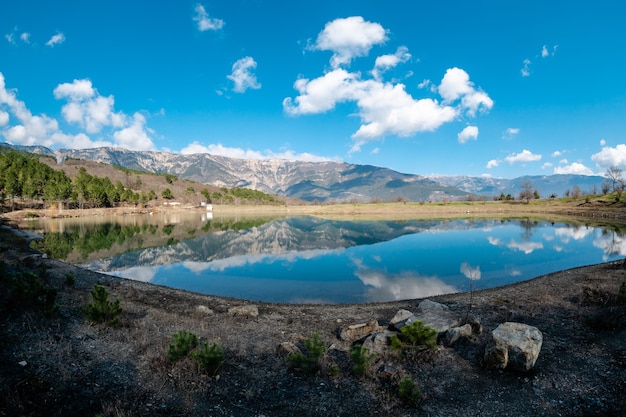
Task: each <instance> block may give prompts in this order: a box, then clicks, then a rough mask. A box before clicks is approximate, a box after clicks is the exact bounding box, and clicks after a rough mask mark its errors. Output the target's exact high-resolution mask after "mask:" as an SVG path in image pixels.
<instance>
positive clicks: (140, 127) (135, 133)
mask: <svg viewBox="0 0 626 417" xmlns="http://www.w3.org/2000/svg"><path fill="white" fill-rule="evenodd" d="M148 133H150V134H153V133H154V132H153V131H152V129H148V128H146V118H145V117H144V116H143V115H142V114H141V113H135V114H134V115H133V118H132V121H131V123H130V125H129V126H128V127H125V128H124V129H121V130H118V131H116V132H114V133H113V137H114V138H115V143H116V144H117V145H119V146H121V147H123V148H126V149H133V150H152V149H154V144H153V143H152V139H150V136H149V135H148Z"/></svg>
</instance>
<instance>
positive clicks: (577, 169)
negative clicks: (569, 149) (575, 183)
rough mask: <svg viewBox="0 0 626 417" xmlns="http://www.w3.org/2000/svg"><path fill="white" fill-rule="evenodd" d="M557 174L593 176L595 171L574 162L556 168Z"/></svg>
mask: <svg viewBox="0 0 626 417" xmlns="http://www.w3.org/2000/svg"><path fill="white" fill-rule="evenodd" d="M554 173H555V174H575V175H593V171H592V170H591V169H589V168H587V167H586V166H584V165H583V164H581V163H578V162H573V163H572V164H570V165H564V166H557V167H554Z"/></svg>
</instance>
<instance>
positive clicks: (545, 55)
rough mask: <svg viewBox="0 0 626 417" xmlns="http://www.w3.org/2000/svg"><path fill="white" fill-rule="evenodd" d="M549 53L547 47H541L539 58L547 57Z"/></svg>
mask: <svg viewBox="0 0 626 417" xmlns="http://www.w3.org/2000/svg"><path fill="white" fill-rule="evenodd" d="M549 54H550V53H549V52H548V47H547V46H545V45H543V48H541V57H542V58H545V57H547V56H548V55H549Z"/></svg>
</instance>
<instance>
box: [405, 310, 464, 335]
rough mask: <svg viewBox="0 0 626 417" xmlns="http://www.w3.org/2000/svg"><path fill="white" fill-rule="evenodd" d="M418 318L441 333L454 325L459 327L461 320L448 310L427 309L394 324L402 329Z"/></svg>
mask: <svg viewBox="0 0 626 417" xmlns="http://www.w3.org/2000/svg"><path fill="white" fill-rule="evenodd" d="M417 320H421V321H422V323H424V324H425V325H426V326H429V327H432V328H433V329H435V330H437V332H439V333H443V332H446V331H447V330H448V329H450V328H452V327H457V326H458V325H459V324H461V323H460V320H459V319H458V318H457V317H456V316H455V315H454V314H452V313H451V312H449V311H446V310H437V309H435V310H426V311H424V312H422V313H418V314H414V315H413V316H411V317H409V318H408V319H406V320H403V321H400V322H398V323H396V324H394V326H393V327H395V328H396V329H398V330H400V329H402V328H403V327H404V326H408V325H410V324H413V323H414V322H416V321H417Z"/></svg>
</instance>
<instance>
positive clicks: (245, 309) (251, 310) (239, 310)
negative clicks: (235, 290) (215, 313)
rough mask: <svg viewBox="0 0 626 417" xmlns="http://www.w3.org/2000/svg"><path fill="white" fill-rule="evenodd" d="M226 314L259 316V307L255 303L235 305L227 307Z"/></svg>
mask: <svg viewBox="0 0 626 417" xmlns="http://www.w3.org/2000/svg"><path fill="white" fill-rule="evenodd" d="M228 314H229V315H231V316H234V317H247V318H252V319H253V318H257V317H259V308H258V307H257V306H255V305H252V304H250V305H244V306H235V307H231V308H229V309H228Z"/></svg>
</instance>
